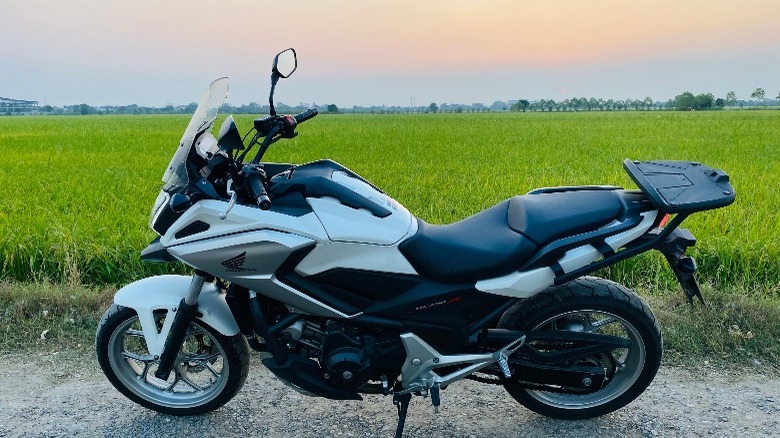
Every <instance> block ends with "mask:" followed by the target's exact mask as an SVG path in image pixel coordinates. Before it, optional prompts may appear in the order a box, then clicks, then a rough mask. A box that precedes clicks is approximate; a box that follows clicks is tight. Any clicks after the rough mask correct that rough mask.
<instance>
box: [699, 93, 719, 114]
mask: <svg viewBox="0 0 780 438" xmlns="http://www.w3.org/2000/svg"><path fill="white" fill-rule="evenodd" d="M694 102H695V107H694V108H696V109H697V110H699V111H702V110H708V109H712V106H713V105H714V104H715V96H713V95H712V93H707V94H704V93H702V94H699V95H697V96H696V100H695V101H694Z"/></svg>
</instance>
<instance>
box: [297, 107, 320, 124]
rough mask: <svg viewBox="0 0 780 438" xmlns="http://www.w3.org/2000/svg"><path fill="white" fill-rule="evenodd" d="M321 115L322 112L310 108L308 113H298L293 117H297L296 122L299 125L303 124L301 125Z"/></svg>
mask: <svg viewBox="0 0 780 438" xmlns="http://www.w3.org/2000/svg"><path fill="white" fill-rule="evenodd" d="M319 113H320V112H319V111H317V108H309V109H307V110H306V111H303V112H301V113H298V114H296V115H294V116H293V117H295V121H296V122H297V123H298V124H301V123H303V122H305V121H307V120H309V119H311V118H312V117H314V116H316V115H317V114H319Z"/></svg>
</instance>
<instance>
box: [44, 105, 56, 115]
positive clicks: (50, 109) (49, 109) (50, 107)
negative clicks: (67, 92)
mask: <svg viewBox="0 0 780 438" xmlns="http://www.w3.org/2000/svg"><path fill="white" fill-rule="evenodd" d="M41 111H43V112H45V113H50V112H52V111H54V107H52V106H51V105H44V106H42V107H41Z"/></svg>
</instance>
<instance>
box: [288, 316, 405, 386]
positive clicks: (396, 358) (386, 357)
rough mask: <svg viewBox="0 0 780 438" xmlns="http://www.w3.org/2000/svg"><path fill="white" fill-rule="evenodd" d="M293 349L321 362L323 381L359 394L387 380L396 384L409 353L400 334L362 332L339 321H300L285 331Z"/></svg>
mask: <svg viewBox="0 0 780 438" xmlns="http://www.w3.org/2000/svg"><path fill="white" fill-rule="evenodd" d="M285 332H286V333H288V335H289V337H290V340H291V341H292V340H295V341H297V342H291V345H294V344H296V343H298V344H301V345H300V347H301V349H302V350H303V351H302V352H303V353H304V354H306V355H307V356H309V357H314V358H316V359H318V361H319V363H320V368H321V370H322V378H323V379H324V380H325V381H326V382H328V383H330V384H331V385H333V386H335V387H338V388H341V389H345V390H351V391H354V390H357V389H358V388H360V387H361V386H363V385H365V384H366V383H368V382H369V381H371V380H377V381H378V380H381V379H382V378H383V376H384V378H386V379H387V380H388V381H390V382H392V381H393V380H394V379H395V377H396V376H398V375H399V374H400V373H401V366H402V364H403V360H404V355H405V350H404V348H403V344H402V343H401V340H400V338H399V336H398V334H397V333H393V334H385V333H381V332H380V333H377V332H374V331H368V330H361V329H360V328H358V327H354V326H348V325H345V324H342V323H338V322H335V321H328V322H327V323H325V324H318V323H314V322H312V321H305V322H304V321H298V322H297V323H295V324H293V325H292V326H290V328H288V329H286V330H285Z"/></svg>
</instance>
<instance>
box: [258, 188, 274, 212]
mask: <svg viewBox="0 0 780 438" xmlns="http://www.w3.org/2000/svg"><path fill="white" fill-rule="evenodd" d="M257 205H259V206H260V210H268V209H269V208H271V198H269V197H268V194H267V193H266V192H265V189H263V193H262V194H260V196H258V197H257Z"/></svg>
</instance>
